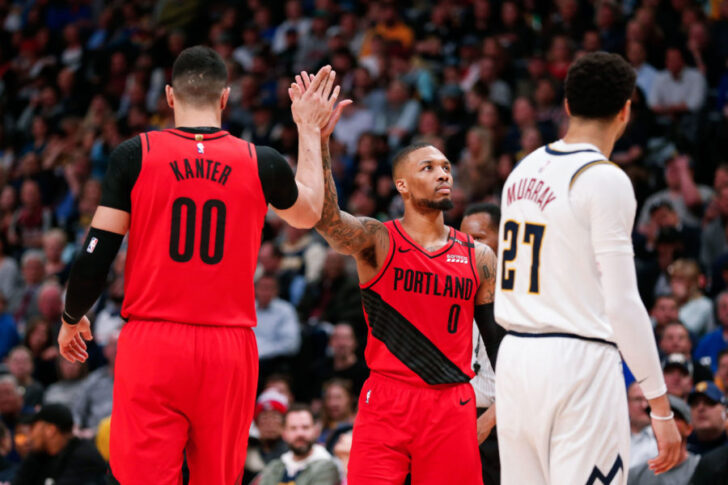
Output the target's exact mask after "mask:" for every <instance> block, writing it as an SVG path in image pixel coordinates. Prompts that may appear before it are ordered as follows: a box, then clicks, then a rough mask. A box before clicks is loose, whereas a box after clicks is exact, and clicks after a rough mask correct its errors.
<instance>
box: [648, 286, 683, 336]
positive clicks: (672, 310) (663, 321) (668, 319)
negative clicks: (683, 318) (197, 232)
mask: <svg viewBox="0 0 728 485" xmlns="http://www.w3.org/2000/svg"><path fill="white" fill-rule="evenodd" d="M650 319H651V320H652V326H653V328H654V329H655V334H656V335H657V337H658V338H657V340H660V339H661V338H662V332H663V331H664V330H665V327H666V326H667V324H668V323H672V322H677V321H678V305H677V300H676V299H675V297H674V296H672V295H671V294H668V295H660V296H658V297H657V298H655V303H654V304H653V305H652V309H651V310H650Z"/></svg>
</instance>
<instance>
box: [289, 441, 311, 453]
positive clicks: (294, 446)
mask: <svg viewBox="0 0 728 485" xmlns="http://www.w3.org/2000/svg"><path fill="white" fill-rule="evenodd" d="M288 447H289V448H290V449H291V451H292V452H293V454H294V455H296V456H300V457H305V456H306V455H308V453H309V452H310V451H311V448H312V447H313V441H308V440H305V439H300V440H296V441H294V442H293V443H290V444H289V445H288Z"/></svg>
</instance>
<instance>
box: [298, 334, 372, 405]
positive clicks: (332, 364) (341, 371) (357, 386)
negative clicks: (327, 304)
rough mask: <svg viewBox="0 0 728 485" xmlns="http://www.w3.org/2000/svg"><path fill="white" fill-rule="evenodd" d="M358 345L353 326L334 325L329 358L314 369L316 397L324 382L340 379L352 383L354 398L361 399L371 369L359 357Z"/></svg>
mask: <svg viewBox="0 0 728 485" xmlns="http://www.w3.org/2000/svg"><path fill="white" fill-rule="evenodd" d="M357 345H358V344H357V337H356V334H355V332H354V328H353V327H352V325H351V324H349V323H346V322H341V323H337V324H336V325H334V329H333V331H332V332H331V337H330V338H329V346H328V352H327V356H326V357H325V358H324V359H323V360H322V361H320V362H317V363H316V364H315V365H314V367H313V372H312V374H313V375H315V377H316V379H317V382H316V383H315V384H313V385H312V386H311V387H313V389H312V393H313V395H314V396H318V395H320V392H321V389H322V387H323V383H324V382H326V381H329V380H331V379H338V380H347V381H349V382H351V386H352V392H353V395H354V397H359V393H360V392H361V388H362V386H363V385H364V381H366V379H367V377H369V369H368V368H367V365H366V363H365V362H364V361H363V360H362V359H360V358H359V357H358V356H357V354H356V350H357ZM316 390H317V391H316Z"/></svg>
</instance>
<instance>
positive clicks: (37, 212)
mask: <svg viewBox="0 0 728 485" xmlns="http://www.w3.org/2000/svg"><path fill="white" fill-rule="evenodd" d="M52 224H53V214H52V212H51V211H50V210H49V209H48V208H47V207H44V206H43V200H42V193H41V189H40V186H39V185H38V182H36V181H35V180H26V181H24V182H23V184H22V185H21V187H20V207H18V209H17V210H16V211H15V214H14V216H13V220H12V222H11V224H10V228H9V230H8V241H9V242H10V244H13V245H20V246H21V247H23V248H36V249H39V248H41V247H42V246H43V233H45V232H46V231H48V230H49V229H50V228H51V226H52Z"/></svg>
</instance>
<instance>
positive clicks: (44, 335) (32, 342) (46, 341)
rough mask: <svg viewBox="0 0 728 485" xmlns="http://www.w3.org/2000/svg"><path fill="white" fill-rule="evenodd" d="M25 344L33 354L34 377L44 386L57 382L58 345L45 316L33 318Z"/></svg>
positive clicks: (26, 334)
mask: <svg viewBox="0 0 728 485" xmlns="http://www.w3.org/2000/svg"><path fill="white" fill-rule="evenodd" d="M23 344H24V345H25V346H26V347H27V348H28V350H30V353H31V355H32V356H33V379H35V380H37V381H38V382H39V383H40V384H41V385H43V387H46V386H48V385H49V384H50V383H52V382H55V381H56V379H57V378H58V375H57V374H56V357H58V347H56V345H55V337H54V332H53V331H52V329H51V326H50V325H49V324H48V322H47V321H46V320H45V319H43V318H34V319H33V320H31V322H30V325H28V330H27V331H26V333H25V339H24V340H23Z"/></svg>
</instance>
